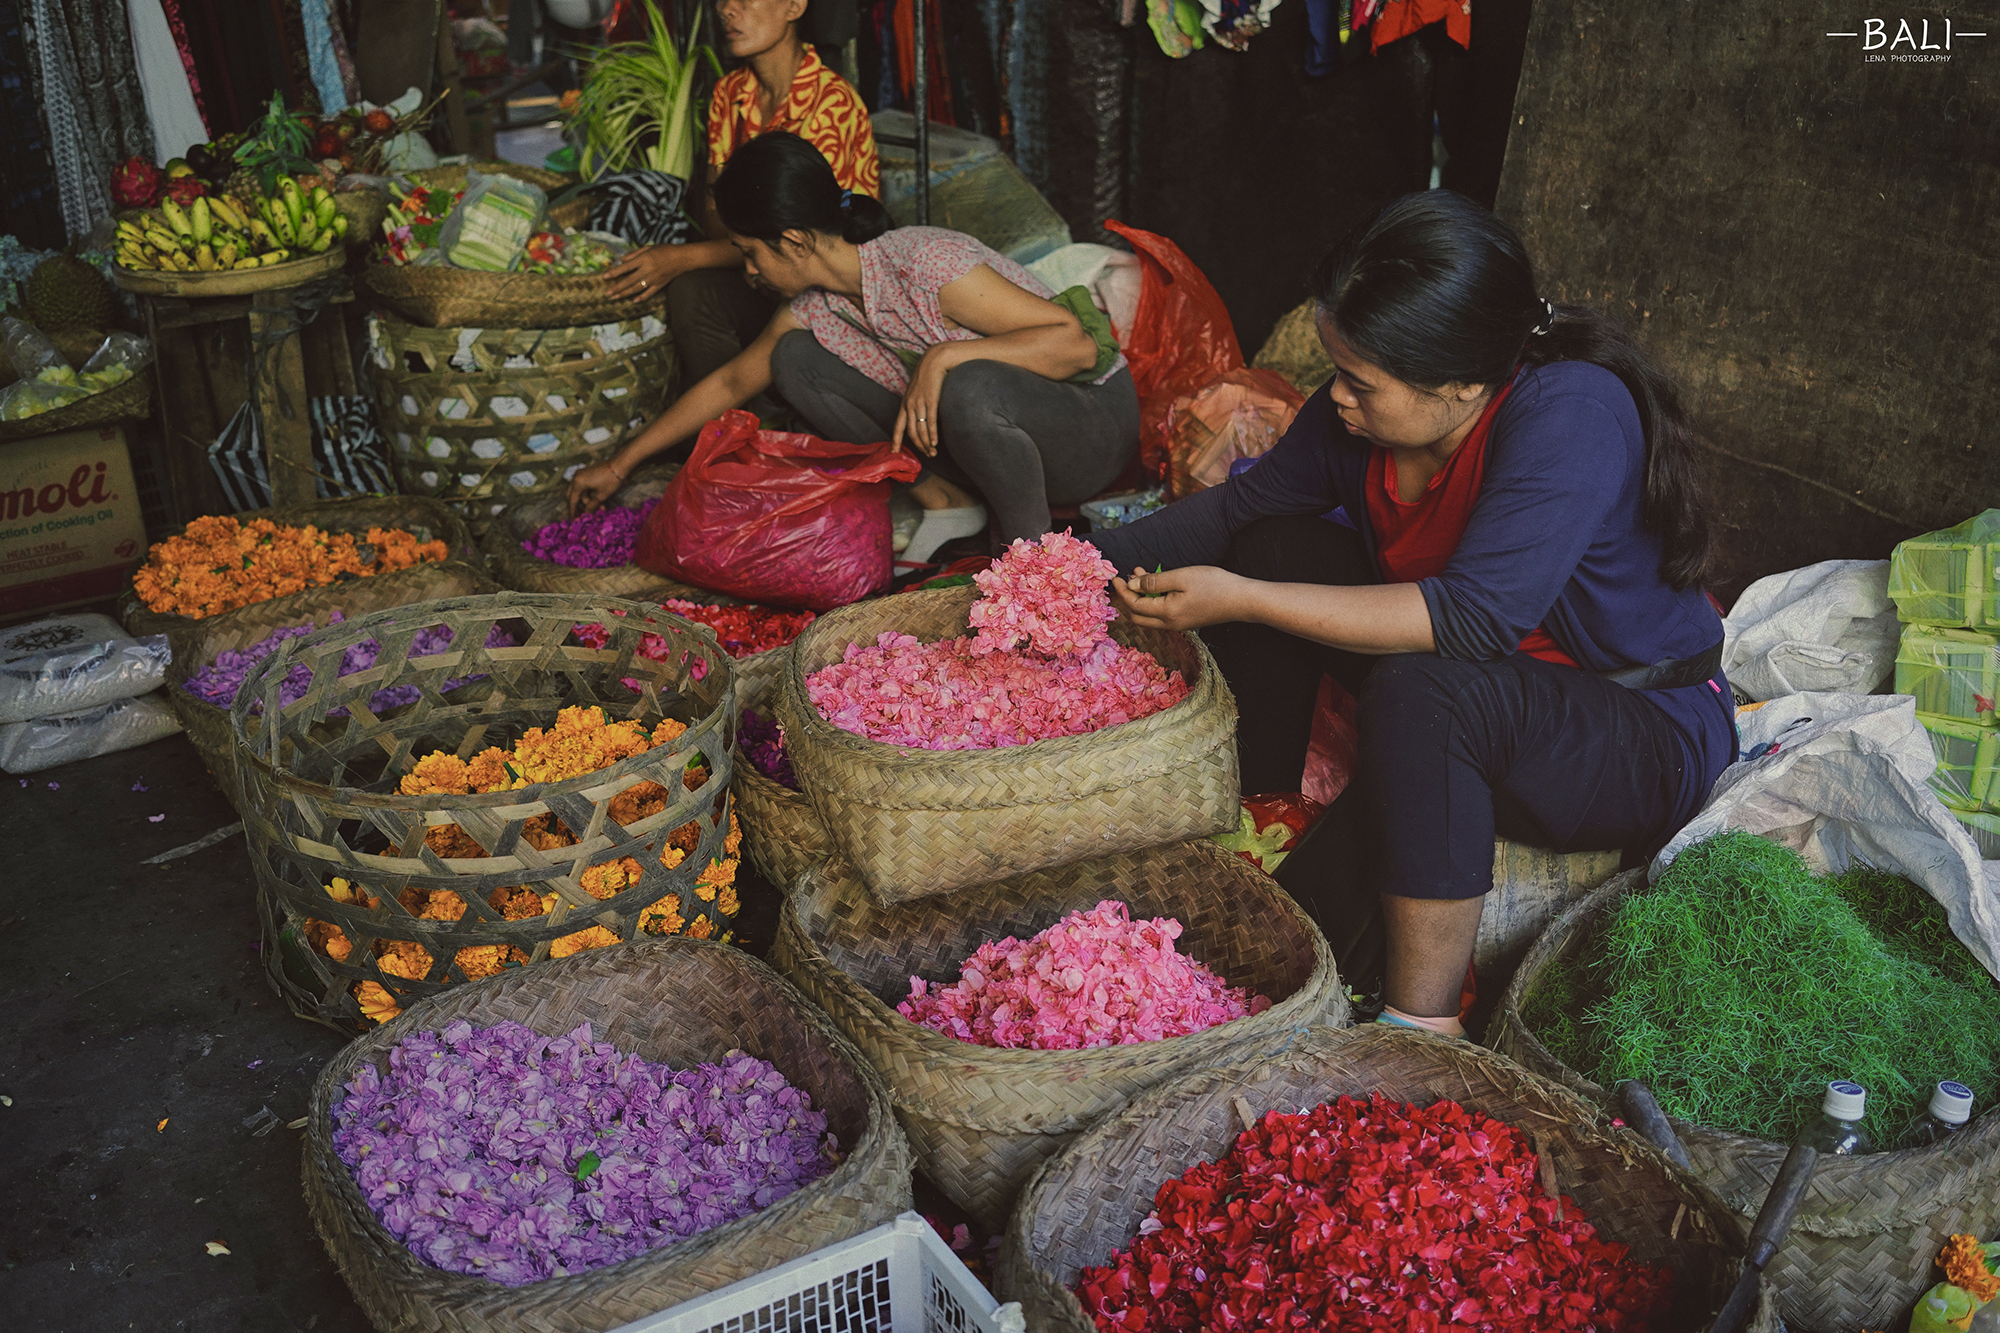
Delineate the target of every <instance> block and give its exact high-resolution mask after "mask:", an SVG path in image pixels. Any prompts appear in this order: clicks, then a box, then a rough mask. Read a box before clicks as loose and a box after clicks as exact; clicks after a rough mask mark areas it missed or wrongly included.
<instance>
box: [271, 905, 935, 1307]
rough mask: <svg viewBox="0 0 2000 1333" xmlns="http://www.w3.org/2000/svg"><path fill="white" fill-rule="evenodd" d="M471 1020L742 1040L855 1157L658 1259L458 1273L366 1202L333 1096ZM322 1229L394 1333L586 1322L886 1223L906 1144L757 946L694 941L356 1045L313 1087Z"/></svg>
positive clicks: (687, 1294) (904, 1185) (525, 980)
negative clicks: (526, 1276)
mask: <svg viewBox="0 0 2000 1333" xmlns="http://www.w3.org/2000/svg"><path fill="white" fill-rule="evenodd" d="M459 1019H463V1020H465V1021H467V1022H471V1023H474V1024H478V1025H481V1026H487V1025H491V1024H494V1023H499V1022H503V1021H509V1020H511V1021H513V1022H516V1023H521V1024H524V1025H526V1026H528V1027H531V1028H533V1029H535V1030H536V1031H537V1032H540V1033H542V1034H544V1035H545V1036H559V1035H561V1034H564V1033H567V1032H570V1031H572V1030H574V1029H575V1028H576V1027H577V1026H578V1025H579V1024H581V1023H584V1022H588V1023H590V1024H591V1028H592V1033H593V1035H594V1036H595V1037H596V1038H597V1039H598V1040H599V1041H607V1042H610V1043H611V1044H612V1045H613V1046H616V1047H617V1048H618V1049H619V1050H620V1051H629V1052H632V1053H634V1054H637V1055H639V1056H642V1057H644V1058H645V1059H647V1060H653V1061H662V1062H665V1063H667V1064H671V1065H674V1066H677V1067H681V1068H685V1067H687V1066H690V1065H694V1064H698V1063H702V1062H706V1061H713V1060H716V1059H719V1058H720V1057H721V1056H723V1055H724V1054H726V1053H728V1052H729V1051H731V1050H737V1049H740V1050H743V1051H745V1052H747V1053H749V1054H750V1055H753V1056H755V1057H757V1058H758V1059H761V1060H768V1061H770V1062H771V1063H772V1064H774V1065H776V1066H777V1067H778V1069H779V1071H780V1072H782V1073H783V1074H784V1075H785V1077H786V1079H787V1080H789V1081H790V1082H791V1083H792V1085H793V1086H794V1087H797V1088H799V1089H801V1090H802V1091H804V1092H805V1093H806V1094H807V1095H809V1096H810V1097H811V1098H812V1104H813V1107H814V1109H815V1110H818V1111H820V1112H822V1113H824V1114H825V1116H826V1118H827V1129H828V1131H829V1132H831V1133H832V1134H834V1135H836V1136H837V1137H838V1139H839V1143H840V1150H841V1152H842V1153H843V1154H845V1155H844V1157H843V1158H842V1160H841V1162H840V1165H839V1166H837V1167H836V1168H834V1170H833V1172H832V1174H830V1175H828V1176H825V1177H822V1178H821V1179H819V1180H817V1181H814V1182H813V1183H812V1184H810V1185H806V1186H804V1187H803V1188H801V1189H799V1190H797V1191H796V1192H794V1193H792V1194H790V1195H788V1196H786V1197H785V1198H783V1199H780V1200H778V1201H777V1202H776V1203H773V1204H771V1205H770V1206H769V1207H767V1208H765V1209H763V1210H762V1211H760V1212H756V1213H753V1214H751V1215H750V1216H748V1217H744V1218H739V1219H738V1220H737V1221H734V1222H731V1223H729V1224H727V1225H726V1226H720V1227H716V1228H714V1229H712V1230H709V1231H704V1232H701V1233H700V1234H698V1235H695V1236H693V1237H690V1238H689V1239H687V1240H684V1241H681V1242H679V1243H678V1244H674V1245H669V1246H664V1247H662V1248H660V1249H657V1250H654V1251H652V1252H651V1253H649V1254H644V1255H640V1256H638V1257H637V1258H633V1259H627V1260H625V1261H624V1262H622V1263H618V1264H611V1265H607V1266H606V1267H604V1268H599V1269H594V1270H592V1271H590V1272H585V1273H578V1274H575V1275H573V1276H569V1277H557V1278H550V1279H549V1280H547V1281H545V1282H538V1283H534V1284H532V1285H530V1286H525V1287H505V1286H501V1285H500V1284H499V1283H496V1282H489V1281H487V1280H486V1279H484V1278H478V1277H471V1276H468V1275H465V1274H459V1273H447V1272H443V1271H441V1270H439V1269H435V1268H432V1267H430V1266H429V1265H428V1264H425V1263H423V1262H422V1261H420V1260H419V1259H417V1258H416V1256H415V1255H413V1254H411V1253H410V1252H409V1250H408V1249H407V1248H405V1247H404V1245H403V1244H402V1243H401V1242H400V1241H398V1240H397V1239H396V1238H395V1236H393V1235H392V1234H391V1233H390V1232H389V1231H388V1229H387V1228H385V1227H384V1226H383V1225H382V1224H381V1223H380V1222H378V1221H377V1220H376V1219H375V1216H374V1214H373V1213H371V1212H370V1211H369V1208H368V1203H367V1200H366V1199H365V1198H364V1197H363V1195H362V1193H361V1191H360V1190H359V1189H358V1188H357V1187H356V1186H355V1184H354V1178H353V1175H352V1174H351V1173H350V1172H349V1170H348V1168H347V1167H346V1165H345V1164H344V1163H342V1162H341V1161H340V1159H339V1157H338V1156H337V1155H336V1154H335V1152H334V1149H333V1134H332V1125H333V1115H332V1113H333V1106H334V1103H335V1102H336V1100H337V1099H338V1098H339V1096H340V1089H341V1087H342V1085H343V1084H345V1083H347V1082H348V1081H350V1080H351V1079H352V1078H353V1077H354V1076H355V1074H356V1072H357V1071H359V1070H360V1068H361V1067H362V1066H363V1065H364V1064H371V1063H372V1064H374V1065H376V1066H377V1067H378V1068H379V1067H381V1066H382V1065H383V1064H384V1063H385V1062H386V1059H387V1055H388V1052H389V1049H390V1048H391V1047H392V1046H394V1045H395V1044H396V1043H397V1042H398V1041H400V1040H401V1039H402V1038H403V1037H404V1035H405V1034H407V1033H410V1032H413V1031H422V1030H432V1031H435V1030H439V1029H442V1028H443V1027H444V1026H445V1025H446V1024H448V1023H450V1022H453V1021H455V1020H459ZM305 1194H306V1204H307V1207H308V1209H309V1210H310V1212H311V1213H312V1218H313V1225H314V1226H315V1227H316V1228H317V1229H318V1231H319V1234H320V1238H321V1239H322V1240H323V1241H325V1242H326V1248H327V1250H328V1252H329V1253H330V1254H331V1255H332V1256H333V1259H334V1262H335V1263H336V1264H338V1265H339V1267H340V1272H341V1276H343V1277H345V1278H346V1279H347V1285H348V1287H349V1288H350V1289H352V1291H353V1292H354V1298H355V1301H356V1302H357V1303H358V1304H359V1305H360V1306H361V1309H362V1311H363V1312H364V1313H365V1314H366V1315H367V1316H368V1319H369V1321H370V1322H371V1323H372V1324H373V1325H374V1326H375V1327H376V1328H378V1329H382V1330H384V1333H392V1331H393V1333H405V1331H406V1330H407V1331H408V1333H418V1330H421V1331H422V1333H438V1331H439V1330H447V1331H449V1333H499V1330H503V1329H504V1330H506V1331H507V1333H590V1331H594V1330H601V1329H609V1328H614V1327H616V1326H618V1325H621V1324H625V1323H627V1322H629V1321H631V1320H634V1319H639V1318H642V1317H643V1316H645V1315H647V1314H650V1313H652V1312H654V1311H656V1310H660V1309H664V1308H666V1307H669V1306H673V1305H678V1304H679V1303H681V1302H682V1301H686V1300H691V1299H693V1298H694V1297H696V1296H700V1295H703V1294H705V1293H707V1292H710V1291H713V1290H715V1289H716V1288H718V1287H724V1286H727V1285H728V1284H730V1283H732V1282H737V1281H741V1280H742V1279H744V1278H747V1277H751V1276H754V1275H755V1274H757V1273H761V1272H763V1271H765V1270H766V1269H769V1268H771V1267H773V1266H775V1265H777V1264H781V1263H786V1262H789V1261H790V1260H793V1259H796V1258H800V1257H802V1256H804V1255H806V1254H809V1253H811V1252H812V1251H814V1250H816V1249H819V1248H820V1247H822V1246H825V1245H830V1244H833V1243H835V1242H837V1241H841V1240H845V1239H847V1238H848V1237H850V1236H856V1235H859V1234H861V1233H862V1232H864V1231H867V1230H868V1229H869V1228H871V1227H875V1226H879V1225H881V1224H882V1223H884V1222H887V1221H889V1220H890V1219H892V1218H893V1217H895V1215H896V1214H897V1213H898V1212H900V1211H902V1210H903V1209H905V1208H908V1207H909V1206H910V1167H909V1149H908V1147H907V1146H906V1145H905V1144H904V1142H903V1136H902V1135H901V1134H900V1133H898V1132H897V1130H896V1126H895V1122H894V1121H893V1119H892V1118H891V1117H890V1115H889V1105H888V1098H887V1097H886V1095H885V1093H884V1090H883V1087H882V1084H881V1080H880V1079H879V1078H878V1077H877V1076H876V1074H875V1072H874V1071H873V1070H871V1069H869V1068H868V1067H867V1064H866V1062H865V1061H863V1060H862V1059H861V1058H860V1052H858V1051H856V1050H855V1049H854V1047H853V1046H852V1045H850V1044H849V1043H848V1042H847V1041H846V1040H845V1039H844V1038H842V1037H841V1035H840V1034H839V1033H838V1032H836V1031H834V1029H833V1027H832V1025H831V1024H829V1023H828V1022H827V1021H826V1019H825V1017H824V1016H823V1015H821V1014H820V1013H819V1012H818V1011H817V1010H815V1009H814V1008H813V1007H812V1006H811V1005H809V1004H807V1003H806V1002H805V1000H804V998H803V997H801V996H800V995H799V993H798V992H797V991H796V990H794V989H792V987H791V986H789V985H787V984H786V983H785V982H784V981H783V980H782V979H781V978H779V977H778V976H777V975H775V974H774V973H773V972H772V971H771V970H770V969H769V968H767V967H765V966H763V965H762V964H761V963H759V962H757V960H756V959H754V958H751V957H749V956H748V955H746V954H743V953H740V952H738V951H736V950H735V949H731V948H726V947H724V946H721V945H716V944H702V943H698V942H696V941H692V940H659V941H652V942H648V943H645V944H632V945H625V946H622V947H620V948H618V949H609V950H601V951H599V952H596V953H588V954H580V955H578V956H577V957H575V958H569V959H565V960H563V961H562V962H558V963H551V964H549V965H548V966H546V967H539V968H533V969H530V970H528V971H523V972H511V973H508V974H506V975H504V976H499V977H494V978H491V979H490V980H487V981H483V982H479V983H476V984H474V985H471V986H466V987H463V988H461V989H460V990H457V991H454V992H452V993H451V994H449V995H443V996H439V997H438V998H436V999H434V1000H428V1001H426V1002H424V1003H423V1004H421V1005H419V1006H417V1007H416V1008H415V1009H413V1010H411V1011H410V1012H409V1013H407V1014H405V1015H404V1016H403V1017H401V1018H399V1019H397V1020H396V1021H395V1022H393V1023H391V1024H390V1025H388V1026H387V1027H385V1028H382V1029H381V1030H379V1031H377V1032H373V1033H370V1034H369V1035H367V1036H365V1037H363V1038H361V1039H360V1040H359V1041H356V1042H355V1043H354V1044H353V1045H351V1046H349V1047H348V1048H347V1049H346V1050H344V1051H342V1052H341V1053H340V1054H339V1055H338V1056H336V1057H335V1058H334V1060H333V1061H332V1063H330V1064H328V1065H327V1067H326V1068H325V1069H324V1070H322V1071H321V1073H320V1076H319V1079H318V1081H317V1082H316V1083H315V1084H314V1085H313V1098H312V1115H311V1119H310V1120H309V1121H308V1128H307V1131H306V1149H305Z"/></svg>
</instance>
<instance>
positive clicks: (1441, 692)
mask: <svg viewBox="0 0 2000 1333" xmlns="http://www.w3.org/2000/svg"><path fill="white" fill-rule="evenodd" d="M1461 666H1462V664H1461V663H1457V662H1453V661H1450V660H1449V659H1446V658H1443V657H1439V656H1438V655H1437V654H1435V653H1392V654H1390V655H1389V656H1387V657H1380V658H1377V659H1376V661H1375V665H1374V666H1372V667H1370V668H1369V671H1368V679H1367V680H1365V681H1363V682H1362V685H1361V693H1360V696H1359V697H1358V698H1357V699H1356V700H1355V702H1356V704H1357V705H1358V706H1359V709H1360V710H1361V711H1362V712H1365V713H1366V714H1367V715H1368V716H1370V717H1372V718H1374V719H1375V720H1377V721H1392V722H1393V721H1398V720H1407V719H1411V718H1416V717H1424V716H1429V715H1433V714H1436V713H1438V712H1439V711H1441V710H1445V709H1448V708H1449V707H1450V706H1451V702H1452V700H1453V698H1454V697H1455V696H1456V694H1457V693H1458V690H1459V687H1460V685H1461V684H1462V683H1463V682H1462V680H1461V679H1460V678H1461V677H1462V675H1463V674H1464V673H1463V672H1462V671H1461V670H1460V669H1459V668H1460V667H1461Z"/></svg>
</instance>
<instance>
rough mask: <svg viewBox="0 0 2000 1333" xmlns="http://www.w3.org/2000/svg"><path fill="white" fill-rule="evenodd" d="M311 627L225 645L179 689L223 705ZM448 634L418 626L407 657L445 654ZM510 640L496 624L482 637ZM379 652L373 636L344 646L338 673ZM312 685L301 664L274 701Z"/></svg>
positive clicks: (290, 698) (385, 693)
mask: <svg viewBox="0 0 2000 1333" xmlns="http://www.w3.org/2000/svg"><path fill="white" fill-rule="evenodd" d="M344 619H345V617H344V616H342V614H341V613H340V612H339V611H335V612H333V613H332V614H331V615H330V616H328V617H327V623H328V624H329V625H338V624H340V623H341V622H342V620H344ZM313 629H314V626H313V623H312V622H311V621H307V622H306V623H305V624H303V625H294V626H291V627H290V628H288V629H275V630H272V631H271V632H270V633H269V634H267V635H266V636H264V637H263V638H262V639H259V640H258V641H257V642H256V643H253V644H251V645H250V646H249V647H248V648H245V649H243V650H242V651H241V652H238V651H236V650H234V649H224V650H223V651H222V652H219V653H217V654H216V655H215V661H213V662H211V663H209V665H207V666H205V667H203V668H202V669H201V670H199V671H197V672H195V673H194V674H193V675H191V676H189V677H188V678H187V680H186V681H185V682H184V683H183V685H182V688H183V689H185V690H186V691H187V692H188V693H189V694H192V695H193V696H194V697H195V698H197V699H200V700H201V701H202V702H204V703H211V704H214V705H215V706H216V707H217V708H227V707H229V706H230V704H232V703H234V702H235V701H236V692H237V691H238V690H240V689H242V688H243V679H244V677H245V676H248V675H249V674H250V668H251V667H254V666H256V665H257V663H259V662H261V661H263V660H264V659H265V658H267V657H269V656H270V655H271V654H272V653H275V652H276V651H278V645H279V644H281V643H283V642H284V641H285V640H286V639H296V638H299V637H300V636H302V635H306V634H310V633H312V632H313ZM451 633H452V632H451V627H450V626H448V625H433V626H431V627H430V628H429V629H423V630H418V631H417V637H416V638H415V639H414V640H412V641H411V643H410V656H411V657H430V656H433V655H434V654H437V653H441V652H443V651H444V650H445V649H446V648H449V647H450V646H451ZM513 642H514V636H513V635H511V634H509V633H507V631H506V630H504V629H502V628H500V626H498V625H495V626H494V627H493V628H492V629H491V630H490V631H488V633H487V635H486V646H487V647H488V648H506V647H511V646H512V645H513ZM381 651H382V645H381V644H379V643H377V642H376V641H375V640H373V639H363V640H362V641H361V642H360V643H357V644H354V645H353V646H352V647H350V648H348V650H347V652H346V653H345V654H344V655H343V656H342V657H341V660H340V673H339V674H341V675H343V676H351V675H353V674H354V673H355V672H357V671H366V670H367V669H368V668H369V667H372V666H374V665H375V659H376V657H377V656H378V655H379V654H380V653H381ZM478 679H480V677H478V676H467V677H466V678H465V679H464V680H448V681H446V682H445V683H444V686H443V688H444V689H447V690H452V689H457V688H458V687H459V686H460V685H463V684H465V683H466V681H470V680H478ZM311 686H312V668H311V667H309V666H307V665H306V664H305V663H303V662H300V663H299V664H298V665H297V666H294V667H293V668H292V669H291V670H290V671H288V672H286V673H285V678H284V680H283V681H281V682H280V683H279V685H278V701H279V703H280V705H281V706H286V707H289V706H290V705H292V704H295V703H297V702H298V701H299V700H300V699H303V698H304V697H305V693H306V691H307V690H308V689H309V688H311ZM421 694H422V691H421V690H420V689H418V687H417V686H415V685H391V686H389V687H387V688H386V689H380V690H377V691H375V696H374V698H373V699H372V700H371V701H370V704H369V706H370V707H371V708H373V709H374V710H375V711H377V712H380V711H382V710H383V709H385V708H397V707H401V706H402V705H403V704H413V703H415V702H416V701H417V698H418V696H419V695H421ZM260 707H261V705H260ZM346 713H347V710H346V709H344V708H340V709H335V710H334V712H333V713H332V714H331V716H336V717H338V716H345V715H346Z"/></svg>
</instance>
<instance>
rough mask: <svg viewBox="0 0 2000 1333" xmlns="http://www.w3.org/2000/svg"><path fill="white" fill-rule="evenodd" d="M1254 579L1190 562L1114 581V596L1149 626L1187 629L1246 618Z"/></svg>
mask: <svg viewBox="0 0 2000 1333" xmlns="http://www.w3.org/2000/svg"><path fill="white" fill-rule="evenodd" d="M1253 582H1254V580H1251V579H1246V578H1244V577H1243V576H1242V575H1240V574H1232V573H1230V572H1229V571H1228V570H1226V569H1221V568H1219V567H1217V566H1215V565H1190V566H1188V567H1187V568H1185V569H1170V570H1167V571H1165V572H1164V573H1156V574H1148V573H1146V571H1144V570H1143V569H1134V570H1133V571H1132V577H1131V578H1129V579H1116V578H1115V579H1113V580H1111V599H1112V601H1114V602H1116V603H1117V604H1118V609H1119V610H1121V611H1123V612H1124V613H1125V614H1126V615H1128V616H1130V617H1132V623H1133V624H1135V625H1143V626H1145V627H1146V628H1147V629H1172V630H1188V629H1200V628H1201V627H1202V626H1204V625H1219V624H1222V623H1224V622H1226V621H1231V620H1246V619H1249V618H1250V617H1249V616H1248V614H1247V607H1246V603H1247V601H1248V594H1249V592H1250V586H1251V584H1252V583H1253Z"/></svg>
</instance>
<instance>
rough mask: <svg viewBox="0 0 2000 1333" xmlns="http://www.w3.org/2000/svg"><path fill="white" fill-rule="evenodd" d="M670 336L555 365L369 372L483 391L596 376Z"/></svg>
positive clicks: (456, 425) (458, 424)
mask: <svg viewBox="0 0 2000 1333" xmlns="http://www.w3.org/2000/svg"><path fill="white" fill-rule="evenodd" d="M577 327H582V328H588V327H591V326H589V325H579V326H577ZM670 336H671V335H664V334H663V335H661V337H657V338H649V339H647V340H646V341H645V342H643V343H640V344H639V345H638V346H636V347H621V348H619V349H618V350H617V351H615V352H606V353H605V354H604V355H602V356H591V357H585V358H583V359H582V360H578V361H559V362H557V363H556V364H555V365H552V366H512V367H506V366H503V367H501V368H499V369H496V370H460V369H458V368H457V367H456V366H454V367H452V368H451V369H449V370H398V369H396V368H395V367H393V366H392V367H390V368H389V369H387V370H384V369H382V368H381V367H380V366H371V367H370V368H369V374H370V375H371V376H373V377H375V378H377V379H379V380H380V381H381V383H382V386H383V388H384V390H388V389H397V390H402V389H407V388H408V387H409V386H410V385H412V384H418V385H423V384H435V385H436V386H437V387H438V390H439V396H442V395H444V394H448V393H450V392H452V391H454V390H458V389H481V390H482V391H484V390H487V389H492V388H502V387H505V386H507V385H517V384H520V383H521V382H522V381H524V380H531V379H534V378H535V377H537V376H539V377H541V378H543V379H563V380H574V379H580V378H591V379H595V378H596V377H597V376H599V375H602V374H604V373H605V372H607V371H610V370H616V369H618V368H619V367H620V366H621V365H623V364H624V363H626V362H630V361H636V360H638V359H639V358H640V357H642V356H643V357H651V356H654V355H656V354H657V353H658V352H659V351H660V349H661V345H662V343H663V342H664V341H665V340H666V339H668V338H669V337H670ZM570 410H574V409H570ZM478 425H480V421H479V420H477V419H474V420H469V421H441V422H438V423H436V426H437V428H441V429H460V430H469V429H471V428H472V427H473V426H478ZM424 429H426V430H431V429H433V428H432V427H425V428H424ZM523 498H524V499H534V498H535V497H533V496H525V497H523ZM495 517H498V515H495Z"/></svg>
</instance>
